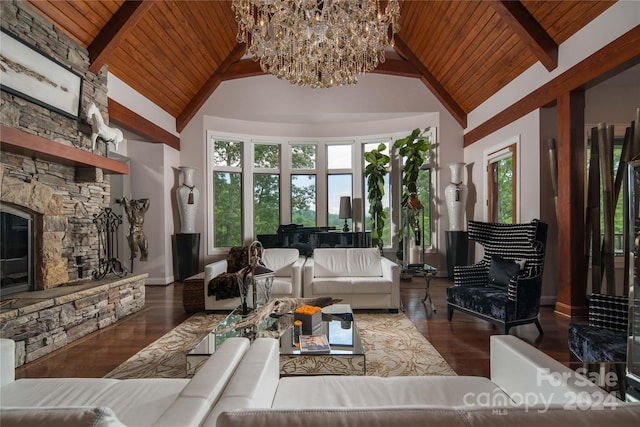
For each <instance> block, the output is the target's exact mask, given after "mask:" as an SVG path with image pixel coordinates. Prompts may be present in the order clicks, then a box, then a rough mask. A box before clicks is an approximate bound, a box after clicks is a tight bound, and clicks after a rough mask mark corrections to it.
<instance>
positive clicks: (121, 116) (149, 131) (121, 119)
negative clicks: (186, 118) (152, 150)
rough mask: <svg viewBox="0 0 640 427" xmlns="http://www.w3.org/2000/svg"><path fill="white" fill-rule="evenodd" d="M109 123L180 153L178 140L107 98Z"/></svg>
mask: <svg viewBox="0 0 640 427" xmlns="http://www.w3.org/2000/svg"><path fill="white" fill-rule="evenodd" d="M108 107H109V122H116V123H117V124H119V125H121V126H122V127H123V128H125V129H127V130H130V131H131V132H134V133H137V134H139V135H142V136H145V137H147V138H149V140H150V142H159V143H163V144H167V145H168V146H169V147H173V148H175V149H176V150H178V151H180V138H178V137H177V136H175V135H173V134H171V133H169V132H167V131H166V130H164V129H162V128H161V127H160V126H158V125H156V124H155V123H153V122H150V121H149V120H147V119H145V118H144V117H142V116H140V115H139V114H136V113H134V112H133V111H131V110H130V109H128V108H127V107H125V106H124V105H122V104H120V103H118V102H117V101H114V100H113V99H111V98H109V105H108Z"/></svg>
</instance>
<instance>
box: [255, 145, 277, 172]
mask: <svg viewBox="0 0 640 427" xmlns="http://www.w3.org/2000/svg"><path fill="white" fill-rule="evenodd" d="M253 166H254V167H256V168H269V169H278V168H279V167H280V146H279V145H278V144H256V145H254V159H253Z"/></svg>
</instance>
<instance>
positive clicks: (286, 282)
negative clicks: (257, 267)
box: [271, 277, 293, 297]
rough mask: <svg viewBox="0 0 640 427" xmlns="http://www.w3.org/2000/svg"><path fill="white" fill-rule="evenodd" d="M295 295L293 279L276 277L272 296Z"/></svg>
mask: <svg viewBox="0 0 640 427" xmlns="http://www.w3.org/2000/svg"><path fill="white" fill-rule="evenodd" d="M291 294H293V284H292V283H291V278H290V277H288V278H286V277H274V278H273V285H272V286H271V296H272V297H273V296H275V295H291Z"/></svg>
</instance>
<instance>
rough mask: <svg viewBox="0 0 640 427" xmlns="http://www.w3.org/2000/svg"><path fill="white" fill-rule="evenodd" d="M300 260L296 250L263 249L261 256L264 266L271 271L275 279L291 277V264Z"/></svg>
mask: <svg viewBox="0 0 640 427" xmlns="http://www.w3.org/2000/svg"><path fill="white" fill-rule="evenodd" d="M298 258H300V252H298V250H297V249H287V248H272V249H265V250H264V253H263V254H262V261H263V262H264V265H266V266H267V267H269V269H270V270H272V271H273V272H274V273H275V275H276V277H278V276H283V277H291V276H293V268H292V266H293V264H294V263H295V262H296V261H297V260H298Z"/></svg>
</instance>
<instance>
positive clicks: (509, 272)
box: [489, 255, 521, 289]
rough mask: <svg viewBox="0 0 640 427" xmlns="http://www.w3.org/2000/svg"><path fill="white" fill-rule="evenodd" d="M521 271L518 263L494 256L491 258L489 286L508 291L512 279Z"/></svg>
mask: <svg viewBox="0 0 640 427" xmlns="http://www.w3.org/2000/svg"><path fill="white" fill-rule="evenodd" d="M520 270H521V268H520V264H518V263H517V262H515V261H513V260H510V259H505V258H502V257H500V256H498V255H494V256H492V257H491V265H490V266H489V285H490V286H495V287H497V288H502V289H507V286H509V282H510V281H511V279H512V278H513V277H515V276H516V275H517V274H518V273H519V272H520Z"/></svg>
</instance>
